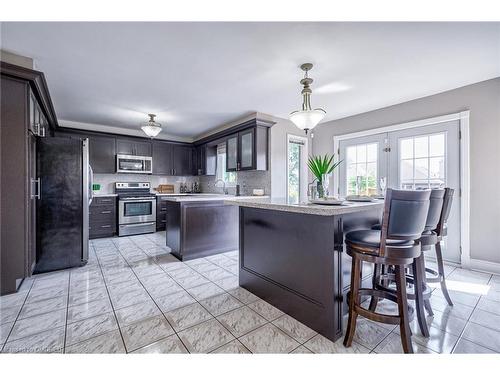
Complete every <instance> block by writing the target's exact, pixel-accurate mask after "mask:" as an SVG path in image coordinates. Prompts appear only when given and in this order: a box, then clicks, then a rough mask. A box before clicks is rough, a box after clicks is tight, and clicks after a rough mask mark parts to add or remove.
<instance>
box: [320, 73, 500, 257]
mask: <svg viewBox="0 0 500 375" xmlns="http://www.w3.org/2000/svg"><path fill="white" fill-rule="evenodd" d="M327 110H328V108H327ZM465 110H470V176H471V191H470V193H471V201H470V206H471V207H470V209H471V216H470V228H471V231H470V240H471V258H472V259H477V260H482V261H489V262H496V263H500V248H499V246H498V233H500V199H498V197H499V194H500V193H499V186H500V77H499V78H495V79H491V80H488V81H484V82H479V83H476V84H473V85H468V86H464V87H461V88H458V89H455V90H450V91H446V92H443V93H440V94H436V95H431V96H427V97H424V98H420V99H416V100H412V101H409V102H405V103H401V104H397V105H393V106H390V107H386V108H382V109H378V110H375V111H370V112H366V113H362V114H359V115H356V116H351V117H346V118H343V119H339V120H334V121H329V122H326V123H323V124H320V125H319V126H318V127H317V128H316V129H315V134H314V138H313V147H314V152H315V153H319V154H323V153H326V152H329V153H331V152H333V151H334V150H333V137H334V136H335V135H341V134H347V133H353V132H357V131H362V130H367V129H373V128H378V127H382V126H386V125H392V124H399V123H404V122H410V121H415V120H420V119H424V118H429V117H436V116H440V115H446V114H450V113H457V112H461V111H465Z"/></svg>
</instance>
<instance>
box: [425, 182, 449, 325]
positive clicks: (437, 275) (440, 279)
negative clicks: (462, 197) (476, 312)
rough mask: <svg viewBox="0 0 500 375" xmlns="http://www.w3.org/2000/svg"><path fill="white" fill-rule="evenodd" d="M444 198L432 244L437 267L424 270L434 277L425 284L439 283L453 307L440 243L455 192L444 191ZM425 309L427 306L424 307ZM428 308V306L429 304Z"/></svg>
mask: <svg viewBox="0 0 500 375" xmlns="http://www.w3.org/2000/svg"><path fill="white" fill-rule="evenodd" d="M444 190H445V192H444V198H443V207H442V209H441V215H440V217H439V223H438V225H437V227H436V229H435V232H436V236H437V242H436V243H435V244H434V249H435V250H436V263H437V266H438V269H437V271H436V270H434V269H432V268H427V267H426V268H425V271H426V272H427V273H430V274H431V275H433V276H434V277H427V282H429V283H440V284H441V292H442V293H443V296H444V298H445V299H446V302H448V305H450V306H453V302H452V301H451V298H450V294H449V293H448V288H447V287H446V276H445V274H444V263H443V254H442V251H441V241H442V240H443V239H444V237H446V236H447V235H448V226H447V225H448V218H449V217H450V211H451V205H452V203H453V195H454V194H455V190H453V189H451V188H445V189H444ZM422 250H430V246H429V247H426V248H425V249H424V248H422ZM426 308H427V306H426ZM429 308H430V304H429ZM427 310H428V312H429V314H431V315H432V309H431V310H430V311H429V309H427Z"/></svg>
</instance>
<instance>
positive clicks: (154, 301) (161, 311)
mask: <svg viewBox="0 0 500 375" xmlns="http://www.w3.org/2000/svg"><path fill="white" fill-rule="evenodd" d="M132 242H134V241H132ZM136 246H137V247H139V246H138V245H136ZM115 247H116V245H115ZM139 249H140V250H141V251H142V252H144V253H145V251H144V250H143V249H142V248H140V247H139ZM116 250H117V251H118V252H119V253H120V255H121V256H122V257H123V258H124V259H125V262H126V263H127V265H128V266H129V267H130V268H131V271H132V272H133V273H134V275H135V277H136V278H137V279H138V280H139V283H140V284H141V286H142V287H143V288H144V290H145V291H146V293H147V294H148V295H149V297H150V298H151V300H152V301H153V303H154V304H155V305H156V307H157V308H158V310H159V311H160V313H161V315H163V317H164V319H165V321H167V323H168V324H169V325H170V327H171V328H172V330H173V331H174V334H175V335H176V336H177V337H178V338H179V340H180V342H181V343H182V345H183V346H184V347H185V349H186V350H187V352H188V353H190V351H189V349H188V348H187V347H186V345H185V344H184V342H183V341H182V339H181V338H180V337H179V335H178V334H177V331H176V330H175V329H174V327H172V325H171V324H170V322H168V319H167V317H166V316H165V313H164V312H163V310H162V309H161V308H160V306H159V305H158V304H157V302H156V300H155V299H154V298H153V296H152V295H151V294H150V293H149V291H148V290H147V288H146V286H145V285H144V284H143V283H142V281H141V279H140V278H139V277H138V276H137V273H136V272H135V271H134V269H133V267H131V266H130V263H129V262H128V260H127V259H126V258H125V257H124V256H123V254H122V252H121V251H120V249H119V248H118V247H116ZM146 255H148V256H149V254H146ZM153 259H154V257H153ZM153 262H154V264H156V265H158V266H159V264H158V263H157V262H156V260H153ZM160 268H161V267H160ZM161 270H162V271H163V272H164V273H165V274H166V275H167V276H168V277H170V275H169V274H168V273H167V272H166V271H165V270H164V269H163V268H161ZM172 280H173V281H174V282H175V283H176V284H177V285H179V284H178V283H177V282H176V281H175V280H174V279H173V278H172ZM179 286H180V287H181V288H182V286H181V285H179ZM186 292H187V291H186ZM110 299H111V298H110ZM112 307H113V312H114V311H115V310H114V306H112ZM115 316H116V314H115ZM145 320H146V319H145ZM136 323H137V322H135V323H132V324H136ZM117 324H118V327H119V328H120V334H121V327H120V323H119V322H118V319H117ZM170 336H172V335H170ZM170 336H169V337H170ZM122 339H123V336H122ZM163 339H165V337H164V338H161V339H159V340H156V341H154V342H152V343H149V344H147V345H144V346H142V347H140V348H136V349H135V350H139V349H142V348H145V347H146V346H148V345H151V344H154V343H156V342H158V341H160V340H163ZM124 344H125V342H124ZM125 350H126V352H127V353H132V352H133V351H130V352H129V351H128V350H127V347H126V346H125Z"/></svg>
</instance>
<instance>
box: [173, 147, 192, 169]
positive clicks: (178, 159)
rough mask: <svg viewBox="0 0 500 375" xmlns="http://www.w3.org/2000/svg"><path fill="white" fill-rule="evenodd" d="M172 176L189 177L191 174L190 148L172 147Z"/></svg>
mask: <svg viewBox="0 0 500 375" xmlns="http://www.w3.org/2000/svg"><path fill="white" fill-rule="evenodd" d="M173 160H174V170H173V173H172V175H174V176H189V175H192V174H193V164H192V163H193V148H192V146H184V145H174V147H173Z"/></svg>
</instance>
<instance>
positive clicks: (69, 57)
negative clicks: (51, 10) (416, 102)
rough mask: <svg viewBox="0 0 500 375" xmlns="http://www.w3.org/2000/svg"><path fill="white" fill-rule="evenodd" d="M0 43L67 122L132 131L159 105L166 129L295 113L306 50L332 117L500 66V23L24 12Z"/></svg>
mask: <svg viewBox="0 0 500 375" xmlns="http://www.w3.org/2000/svg"><path fill="white" fill-rule="evenodd" d="M1 48H2V49H5V50H7V51H9V52H13V53H17V54H20V55H23V56H28V57H31V58H33V59H34V60H35V63H36V68H37V69H38V70H41V71H43V72H44V73H45V76H46V78H47V81H48V85H49V89H50V92H51V96H52V100H53V102H54V107H55V110H56V113H57V116H58V119H59V120H60V121H61V122H62V123H63V124H64V121H65V120H66V121H71V122H75V123H84V124H85V125H83V124H82V125H79V126H82V127H88V128H93V129H95V130H99V129H101V130H107V131H116V132H131V131H137V129H138V127H139V125H138V124H139V122H141V121H146V120H147V115H146V114H147V113H156V114H157V121H159V122H161V123H162V124H163V126H164V128H165V130H164V132H163V133H162V136H163V137H166V136H173V137H185V138H196V137H198V136H200V135H201V134H203V133H206V132H208V131H210V130H211V129H214V128H216V127H219V126H220V125H223V124H224V123H227V122H230V121H233V120H235V119H236V118H238V117H241V116H244V115H247V114H249V113H251V112H257V111H258V112H263V113H268V114H271V115H275V116H278V117H284V118H286V117H287V115H288V113H289V112H291V111H293V110H296V109H298V108H299V107H300V105H301V101H300V89H301V87H300V85H299V80H300V79H301V77H302V72H301V71H300V70H299V68H298V66H299V65H300V64H301V63H303V62H312V63H314V65H315V66H314V68H313V70H312V71H311V72H310V76H311V77H312V78H314V83H313V85H312V89H313V96H312V105H313V107H322V108H324V109H325V110H326V111H327V117H326V121H327V120H333V119H337V118H342V117H346V116H350V115H353V114H357V113H362V112H366V111H369V110H373V109H377V108H381V107H385V106H388V105H392V104H396V103H400V102H404V101H407V100H411V99H415V98H419V97H423V96H427V95H431V94H435V93H438V92H442V91H446V90H449V89H453V88H456V87H460V86H464V85H467V84H471V83H474V82H479V81H483V80H486V79H490V78H494V77H498V76H500V23H341V22H340V23H339V22H332V23H288V22H282V23H216V22H213V23H190V22H186V23H168V22H160V23H137V22H136V23H125V22H121V23H111V22H105V23H91V22H87V23H19V22H16V23H2V25H1ZM69 124H70V123H69ZM73 124H74V123H73ZM90 124H93V125H90Z"/></svg>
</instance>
